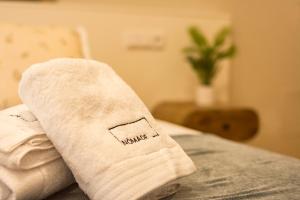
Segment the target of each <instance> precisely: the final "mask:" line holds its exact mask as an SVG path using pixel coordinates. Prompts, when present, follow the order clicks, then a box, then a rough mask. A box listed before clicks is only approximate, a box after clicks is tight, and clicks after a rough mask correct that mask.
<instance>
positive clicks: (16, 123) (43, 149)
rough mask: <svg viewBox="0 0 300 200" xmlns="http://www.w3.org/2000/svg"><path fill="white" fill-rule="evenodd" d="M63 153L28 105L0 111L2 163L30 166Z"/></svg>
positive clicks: (20, 167)
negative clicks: (56, 146)
mask: <svg viewBox="0 0 300 200" xmlns="http://www.w3.org/2000/svg"><path fill="white" fill-rule="evenodd" d="M59 157H60V155H59V154H58V152H57V151H56V149H55V148H54V146H53V144H52V143H51V142H50V141H49V139H48V137H47V136H46V134H45V132H44V130H43V129H42V128H41V126H40V123H39V122H38V121H37V119H36V118H35V117H34V115H32V113H31V112H30V111H29V110H28V108H27V107H26V106H25V105H19V106H15V107H12V108H8V109H6V110H2V111H0V165H4V166H6V167H7V168H10V169H31V168H34V167H38V166H41V165H44V164H46V163H48V162H51V161H53V160H55V159H57V158H59Z"/></svg>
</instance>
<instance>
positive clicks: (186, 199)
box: [47, 134, 300, 200]
mask: <svg viewBox="0 0 300 200" xmlns="http://www.w3.org/2000/svg"><path fill="white" fill-rule="evenodd" d="M174 139H175V140H176V141H177V142H178V143H179V144H180V145H181V146H182V147H183V149H184V150H185V151H186V152H187V153H188V155H189V156H191V158H192V159H193V161H194V162H195V164H196V166H197V168H198V170H197V172H196V173H194V174H193V175H191V176H189V177H185V178H182V179H181V180H179V182H180V183H181V187H180V189H179V191H178V192H177V193H176V194H175V195H174V196H173V197H172V198H171V199H173V200H190V199H193V200H195V199H196V200H198V199H199V200H202V199H203V200H206V199H214V200H220V199H226V200H229V199H230V200H234V199H239V200H241V199H272V200H275V199H276V200H277V199H278V200H285V199H288V200H300V160H298V159H295V158H291V157H287V156H282V155H279V154H275V153H272V152H268V151H264V150H260V149H257V148H253V147H249V146H246V145H243V144H239V143H236V142H231V141H228V140H224V139H221V138H219V137H216V136H213V135H210V134H201V135H199V136H198V135H197V136H176V137H174ZM47 200H88V198H87V197H86V196H85V195H84V194H83V192H82V191H80V189H79V188H78V187H77V186H76V185H73V186H71V187H69V188H67V189H66V190H64V191H61V192H59V193H57V194H55V195H53V196H51V197H49V198H47Z"/></svg>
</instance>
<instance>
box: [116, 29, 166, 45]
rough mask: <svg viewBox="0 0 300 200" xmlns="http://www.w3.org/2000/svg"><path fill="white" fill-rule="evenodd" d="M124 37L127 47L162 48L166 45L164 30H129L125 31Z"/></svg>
mask: <svg viewBox="0 0 300 200" xmlns="http://www.w3.org/2000/svg"><path fill="white" fill-rule="evenodd" d="M122 39H123V43H124V46H125V47H126V48H127V49H153V50H160V49H162V48H163V47H164V45H165V36H164V34H163V32H162V31H153V30H152V31H147V30H136V31H127V32H124V33H123V38H122Z"/></svg>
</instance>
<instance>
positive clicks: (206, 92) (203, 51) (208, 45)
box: [184, 27, 236, 106]
mask: <svg viewBox="0 0 300 200" xmlns="http://www.w3.org/2000/svg"><path fill="white" fill-rule="evenodd" d="M188 33H189V35H190V37H191V39H192V42H193V44H192V46H189V47H186V48H185V49H184V53H185V55H186V58H187V60H188V62H189V63H190V65H191V66H192V68H193V69H194V70H195V72H196V74H197V76H198V79H199V81H200V85H199V87H198V88H197V90H196V103H197V104H198V105H201V106H209V105H212V104H213V103H214V101H215V96H214V92H213V87H212V83H213V80H214V78H215V76H216V74H217V73H218V71H219V65H218V64H219V62H220V61H221V60H223V59H225V58H230V57H233V56H234V55H235V52H236V47H235V45H234V44H232V43H229V42H226V39H227V38H228V36H229V34H230V29H229V28H228V27H224V28H222V29H221V30H220V31H218V32H217V33H216V35H215V37H214V39H213V41H212V42H209V41H208V39H207V38H206V37H205V35H204V34H203V33H202V32H201V31H200V30H199V29H197V28H196V27H190V28H189V29H188Z"/></svg>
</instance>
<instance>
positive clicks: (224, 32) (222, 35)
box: [213, 27, 230, 48]
mask: <svg viewBox="0 0 300 200" xmlns="http://www.w3.org/2000/svg"><path fill="white" fill-rule="evenodd" d="M229 33H230V29H229V28H228V27H224V28H222V29H221V30H220V31H219V32H218V33H217V34H216V36H215V40H214V45H213V46H214V47H216V48H218V47H220V46H222V45H223V44H224V42H225V40H226V38H227V36H228V35H229Z"/></svg>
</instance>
